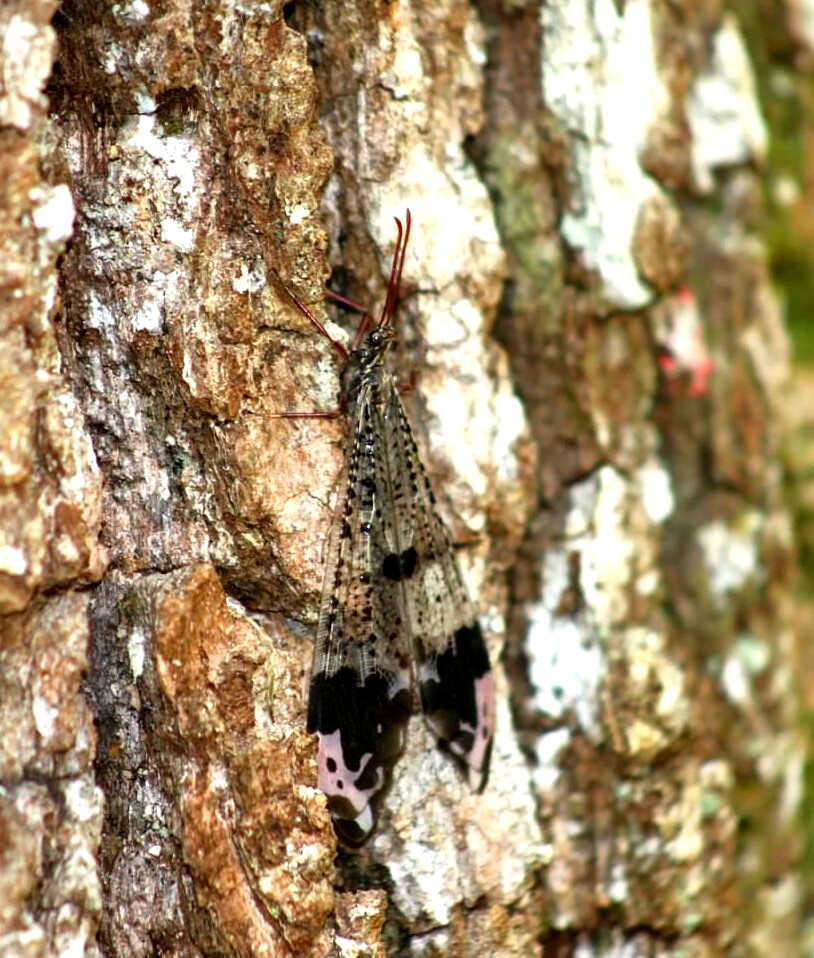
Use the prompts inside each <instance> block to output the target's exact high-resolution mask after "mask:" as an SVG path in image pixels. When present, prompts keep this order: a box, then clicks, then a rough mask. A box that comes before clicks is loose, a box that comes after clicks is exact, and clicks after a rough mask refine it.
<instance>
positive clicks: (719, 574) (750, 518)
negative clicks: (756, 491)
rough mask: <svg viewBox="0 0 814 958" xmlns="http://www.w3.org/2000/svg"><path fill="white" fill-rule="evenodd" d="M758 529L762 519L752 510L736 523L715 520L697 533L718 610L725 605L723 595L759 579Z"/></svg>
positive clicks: (760, 575)
mask: <svg viewBox="0 0 814 958" xmlns="http://www.w3.org/2000/svg"><path fill="white" fill-rule="evenodd" d="M762 530H763V518H762V516H761V515H760V513H759V512H756V511H755V510H748V511H746V512H744V513H742V514H741V515H740V516H739V517H738V519H737V521H736V522H733V523H726V522H724V521H723V520H722V519H717V520H715V521H714V522H711V523H709V525H706V526H704V527H703V528H702V529H700V530H699V532H698V543H699V545H700V546H701V553H702V556H703V559H704V565H705V566H706V569H707V575H708V581H709V591H710V594H711V596H712V597H713V599H714V600H715V601H716V602H717V603H718V605H719V606H720V607H723V606H724V605H725V603H726V600H727V596H729V595H731V594H732V593H734V592H738V591H739V590H741V589H742V588H744V586H746V585H747V584H748V583H750V582H756V581H759V580H760V579H761V578H762V574H763V570H762V567H761V564H760V536H761V533H762Z"/></svg>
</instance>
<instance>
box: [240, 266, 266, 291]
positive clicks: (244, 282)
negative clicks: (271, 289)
mask: <svg viewBox="0 0 814 958" xmlns="http://www.w3.org/2000/svg"><path fill="white" fill-rule="evenodd" d="M266 282H267V279H266V269H265V266H264V265H263V263H262V262H260V261H257V262H255V263H253V264H252V265H251V268H250V267H249V266H248V265H247V264H246V263H241V264H240V275H239V276H237V277H235V279H234V280H232V289H234V291H235V292H236V293H248V294H250V295H251V294H253V293H259V292H260V291H261V290H262V289H264V288H265V286H266Z"/></svg>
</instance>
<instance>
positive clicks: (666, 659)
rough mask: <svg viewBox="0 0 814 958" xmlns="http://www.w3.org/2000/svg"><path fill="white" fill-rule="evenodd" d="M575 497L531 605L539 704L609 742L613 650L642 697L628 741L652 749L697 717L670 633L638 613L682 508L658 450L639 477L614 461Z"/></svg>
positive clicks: (530, 647)
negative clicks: (669, 522)
mask: <svg viewBox="0 0 814 958" xmlns="http://www.w3.org/2000/svg"><path fill="white" fill-rule="evenodd" d="M569 506H570V508H569V509H568V512H567V514H566V516H565V518H564V522H563V534H562V539H560V540H558V541H557V542H555V543H554V544H553V545H552V546H550V547H549V548H548V549H547V550H546V553H545V555H544V557H543V573H542V590H541V595H540V599H539V601H537V602H534V603H530V604H529V605H527V607H526V617H527V623H528V632H527V639H526V655H527V659H528V676H529V680H530V682H531V685H532V688H533V694H532V705H533V707H534V708H535V709H536V710H538V711H539V712H540V713H542V714H544V715H546V716H548V717H550V718H555V719H558V718H565V717H566V716H572V717H573V718H574V719H575V720H576V722H577V724H578V726H579V728H580V729H581V730H582V731H583V733H584V734H585V735H586V736H587V737H588V738H589V739H591V740H592V741H596V742H598V741H600V740H601V739H602V738H603V735H604V724H603V718H604V712H603V710H602V709H601V707H600V700H601V690H602V688H603V683H604V682H605V681H606V672H607V670H608V661H607V659H608V656H609V655H611V656H612V657H613V660H614V661H615V662H618V663H619V664H620V666H621V668H622V669H623V670H624V672H623V674H624V675H625V677H626V678H625V687H624V692H625V696H626V698H627V697H629V698H630V700H631V701H632V702H634V703H636V704H635V706H634V709H633V711H634V712H635V713H636V716H637V718H636V722H634V723H628V724H626V725H625V728H624V730H623V735H622V737H621V738H620V745H621V743H624V747H625V748H626V749H628V750H633V751H634V752H636V753H637V754H651V753H653V752H656V751H658V750H659V749H660V748H662V747H663V746H664V745H665V744H666V742H667V741H668V740H671V739H672V738H673V737H674V736H675V735H676V734H678V733H679V732H680V730H681V729H682V728H684V726H685V725H686V723H687V721H688V715H687V703H686V695H685V687H684V675H683V672H682V670H681V669H680V668H679V667H678V666H677V665H676V664H675V663H673V662H672V661H671V659H670V656H669V654H668V650H667V649H666V647H665V645H664V637H663V636H662V634H661V633H660V631H659V630H658V629H656V628H648V627H646V626H643V625H642V626H635V625H631V624H630V621H629V620H630V604H631V601H632V598H633V596H634V595H635V594H639V595H647V596H652V595H654V594H655V593H657V591H658V589H659V587H660V584H661V576H660V573H659V569H658V552H657V550H658V534H659V533H658V526H659V525H660V524H661V523H662V522H663V521H664V519H666V518H667V516H668V515H669V514H670V512H671V511H672V508H673V497H672V492H671V488H670V483H669V477H668V476H667V474H666V473H665V471H664V469H663V468H662V466H661V465H660V464H659V463H658V461H657V460H656V459H655V458H650V459H648V460H646V462H645V463H644V464H643V465H642V466H641V467H640V469H639V470H638V472H637V473H635V474H634V475H633V477H632V478H631V479H625V478H623V477H622V476H621V475H620V474H619V473H618V472H617V471H616V470H615V469H613V468H611V467H609V466H607V467H604V468H602V469H600V470H599V471H598V472H597V473H596V474H595V475H593V476H591V477H590V478H589V479H586V480H585V481H583V482H581V483H579V484H577V485H576V486H574V487H573V488H572V489H571V491H570V496H569Z"/></svg>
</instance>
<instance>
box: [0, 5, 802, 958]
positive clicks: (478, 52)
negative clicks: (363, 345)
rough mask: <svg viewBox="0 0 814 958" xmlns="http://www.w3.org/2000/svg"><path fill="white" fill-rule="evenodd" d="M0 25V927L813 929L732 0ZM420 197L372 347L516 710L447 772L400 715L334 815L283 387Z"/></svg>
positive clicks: (193, 951) (332, 437)
mask: <svg viewBox="0 0 814 958" xmlns="http://www.w3.org/2000/svg"><path fill="white" fill-rule="evenodd" d="M52 18H53V19H52ZM0 29H2V31H3V36H4V40H3V45H2V48H0V57H2V68H3V69H2V76H3V81H4V82H3V84H0V130H1V131H2V148H0V149H1V152H0V156H2V158H3V170H4V171H5V176H4V189H3V191H2V194H0V195H1V196H2V199H1V200H0V208H1V209H2V216H3V227H2V243H3V255H2V262H0V270H1V271H2V277H3V282H2V285H1V286H0V288H1V289H2V294H1V295H2V312H0V336H2V339H0V504H1V505H0V510H2V511H1V512H0V530H1V531H0V536H2V539H0V614H2V615H3V616H5V617H4V618H2V619H0V630H2V631H1V632H0V635H1V636H2V643H0V723H1V724H2V742H3V747H2V751H0V835H2V841H0V953H2V954H3V955H6V954H8V955H24V956H26V958H28V956H39V955H52V954H53V955H56V954H67V953H69V952H70V953H71V954H80V953H84V954H88V955H95V954H104V955H116V956H143V955H152V954H155V955H178V956H182V955H183V956H192V955H221V954H222V955H246V956H249V955H268V956H286V955H303V956H305V955H307V956H322V955H358V956H383V955H416V956H418V955H420V956H430V955H439V956H440V955H461V956H501V958H502V956H510V955H529V954H540V955H542V954H545V955H546V956H566V955H573V956H587V955H592V956H611V955H620V956H621V955H636V956H639V955H641V956H644V955H647V956H660V958H661V956H676V958H677V956H679V955H681V956H684V958H686V956H690V955H692V956H699V958H700V956H714V955H724V954H726V955H730V956H752V955H754V956H763V955H766V956H769V955H772V956H776V955H780V954H782V955H793V954H795V953H797V952H798V950H799V948H800V940H799V934H800V931H799V910H800V899H801V897H802V894H803V888H802V885H801V881H800V879H799V877H798V875H797V870H798V868H799V858H800V849H801V845H802V837H801V835H800V833H799V832H798V829H799V827H800V826H799V824H798V820H797V818H796V815H797V812H798V811H799V804H800V801H801V788H802V772H803V765H804V762H805V759H806V751H805V746H804V744H803V743H802V742H801V739H800V738H799V736H798V735H797V731H796V730H797V723H798V721H799V716H798V706H797V696H796V691H795V683H794V680H793V669H794V667H795V662H796V661H797V655H798V653H799V649H798V646H797V642H798V637H797V634H796V632H795V622H796V621H797V610H796V608H795V600H794V593H793V588H792V586H793V581H794V573H795V552H794V542H793V535H792V523H791V516H790V513H789V511H788V510H787V507H786V506H785V505H784V500H783V488H782V483H783V473H782V469H781V459H780V451H781V443H782V442H783V440H784V435H785V432H786V430H787V426H786V413H785V409H786V406H787V403H788V369H787V365H788V358H787V350H788V345H787V339H786V334H785V331H784V327H783V322H782V319H781V315H780V312H779V308H778V306H777V304H776V301H775V299H774V297H773V296H772V293H771V290H770V286H769V278H768V270H767V265H766V253H765V250H764V247H763V246H762V243H761V239H760V233H759V230H760V229H761V227H762V222H763V221H762V212H761V208H760V190H761V179H760V170H761V164H762V163H763V160H764V157H765V153H766V149H767V135H766V131H765V127H764V123H763V120H762V118H761V115H760V112H759V109H758V106H757V101H756V95H755V90H754V82H753V77H752V73H751V68H750V65H749V59H748V57H747V54H746V48H745V45H744V40H743V37H742V33H741V30H740V27H739V24H738V23H737V22H736V20H735V19H733V18H732V16H731V15H729V14H725V13H724V12H723V10H722V9H721V8H719V6H718V5H717V4H715V3H712V4H706V5H700V6H699V5H696V4H689V3H685V4H667V3H659V2H656V0H627V2H625V3H614V2H612V0H598V2H596V3H594V4H588V3H583V2H579V0H567V2H566V0H564V2H561V3H554V2H550V3H548V4H546V5H542V4H540V3H535V2H531V0H529V2H524V0H479V2H477V3H475V4H467V3H464V2H461V0H436V2H421V0H417V2H412V3H411V2H408V0H394V2H388V0H379V2H370V3H340V2H337V0H321V2H315V0H304V2H301V3H291V4H287V5H283V4H282V3H279V2H270V3H264V4H261V3H245V2H244V3H241V2H236V0H204V2H186V3H184V2H182V0H166V2H164V3H161V4H159V3H157V2H143V0H135V2H133V3H130V4H119V3H115V4H113V3H111V4H107V5H104V6H102V5H100V4H98V3H96V2H88V0H73V2H67V3H65V4H63V5H62V7H60V8H59V9H57V5H56V4H53V3H47V2H45V0H16V2H12V3H9V4H7V6H6V7H5V9H4V10H2V11H0ZM49 77H50V79H49ZM46 84H48V86H47V89H46ZM46 94H47V96H46ZM407 208H409V209H410V211H411V214H412V219H413V235H412V239H411V243H410V247H409V250H408V256H407V265H406V270H405V282H404V284H403V288H402V298H401V306H400V309H399V311H398V318H397V325H398V328H399V331H400V333H401V334H402V336H401V345H400V348H399V351H398V354H397V356H396V357H395V362H394V370H395V372H396V375H397V376H398V378H399V379H400V380H401V381H403V382H405V383H411V382H412V381H413V380H415V383H414V388H413V389H410V390H408V391H406V393H405V401H406V403H407V405H408V407H409V410H410V413H411V418H412V422H413V424H414V428H415V431H416V433H417V436H418V440H419V445H420V446H421V450H422V454H423V458H424V460H425V463H426V465H427V468H428V471H429V473H430V476H431V478H432V481H433V485H434V487H435V490H436V495H437V498H438V508H439V511H440V512H441V514H442V516H443V518H444V520H445V522H446V524H447V525H448V527H449V528H450V530H451V534H452V537H453V539H454V541H455V543H456V552H457V553H458V558H459V561H460V563H461V565H462V567H463V569H464V573H465V577H466V579H467V582H468V585H469V589H470V593H471V594H472V596H473V598H475V599H476V601H477V606H478V610H479V612H480V616H481V622H482V625H483V626H484V627H485V630H486V633H487V637H488V645H489V649H490V655H491V659H492V663H493V667H494V668H495V672H496V685H497V692H498V713H497V732H496V741H495V749H494V754H493V757H492V772H491V779H490V782H489V785H488V787H487V789H486V791H485V792H484V793H483V794H482V795H473V794H472V793H471V792H470V791H469V789H468V787H467V786H466V784H465V783H463V782H462V781H461V779H460V777H459V775H458V774H457V772H456V769H455V767H454V765H453V764H452V763H450V762H449V760H448V758H447V757H445V756H443V755H442V754H440V753H439V752H438V751H437V750H436V749H435V748H434V747H433V744H432V740H431V737H430V736H429V734H428V733H427V732H426V730H425V729H424V727H423V726H422V724H421V723H420V721H419V720H418V719H416V720H415V721H414V722H412V723H411V726H410V734H409V743H408V747H407V752H406V754H405V756H404V757H403V759H402V760H401V761H400V763H399V764H398V766H397V770H396V774H395V779H394V783H393V787H392V789H391V791H390V793H389V795H388V797H387V800H386V802H385V805H384V810H383V813H382V816H381V820H380V822H379V826H378V829H377V832H376V834H375V836H374V838H373V839H372V840H371V842H370V843H369V844H368V845H367V846H366V847H365V848H364V849H363V850H362V851H361V852H359V853H350V852H348V851H342V850H340V851H339V852H338V855H337V843H336V839H335V837H334V832H333V828H332V825H331V820H330V816H329V814H328V811H327V809H326V805H325V799H324V796H323V795H322V794H321V793H320V792H319V791H318V790H317V788H316V766H315V754H316V751H315V745H314V741H313V739H312V736H310V735H308V734H307V733H306V731H305V718H304V715H305V700H304V675H305V673H306V672H307V669H308V667H309V664H310V659H311V650H312V633H313V629H314V627H315V624H316V616H317V611H318V608H319V601H320V594H321V588H322V581H323V575H324V566H325V561H326V558H325V554H324V553H325V542H326V537H327V534H328V531H329V528H330V524H331V521H332V515H333V503H334V502H335V497H336V491H337V490H336V486H337V482H338V477H339V473H340V469H341V466H342V460H343V447H344V443H345V437H346V427H345V424H344V423H343V419H342V417H341V416H339V417H334V418H320V417H306V418H292V417H290V416H289V415H287V414H290V413H292V412H315V411H320V410H321V411H327V410H331V409H335V408H336V404H337V397H338V396H339V393H340V386H339V374H340V372H341V362H339V357H338V356H337V351H336V350H335V349H334V347H333V346H332V345H331V343H330V342H329V341H328V340H327V339H326V338H325V337H321V336H320V335H319V334H318V333H317V331H316V330H315V329H314V328H313V326H312V325H311V324H309V322H308V321H307V319H306V317H305V316H303V314H302V312H301V311H299V310H298V309H297V308H296V306H295V304H294V301H293V297H296V298H297V299H298V300H299V301H301V302H303V303H305V304H307V305H308V306H309V307H310V308H311V309H312V310H313V311H314V312H315V313H316V314H317V316H318V317H319V318H320V319H321V320H322V321H324V322H326V323H328V325H329V329H330V330H331V332H332V335H334V336H336V337H337V338H342V337H343V336H344V335H345V334H344V332H343V331H342V329H341V327H340V325H335V324H341V326H344V327H345V328H347V329H352V328H353V323H354V322H355V321H356V320H355V319H354V318H353V317H352V315H351V316H349V315H348V313H347V312H346V311H340V310H337V311H334V310H333V307H331V309H330V310H329V311H326V307H325V301H324V294H323V285H324V283H325V281H326V279H327V278H328V277H329V275H330V276H331V287H332V288H333V289H334V290H336V291H338V292H339V293H341V294H343V295H345V296H348V297H350V298H352V299H354V300H356V301H360V302H361V303H363V304H365V305H366V306H368V305H369V306H370V308H371V310H377V309H378V308H379V305H380V304H381V302H382V300H383V296H384V291H385V288H386V283H387V275H388V270H389V260H390V256H391V253H392V248H393V244H394V241H395V224H394V222H393V220H394V217H395V216H399V217H403V214H404V213H405V211H406V209H407ZM74 211H75V219H74ZM331 269H333V273H332V274H331ZM329 317H330V318H329ZM413 373H415V375H413Z"/></svg>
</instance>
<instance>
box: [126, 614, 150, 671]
mask: <svg viewBox="0 0 814 958" xmlns="http://www.w3.org/2000/svg"><path fill="white" fill-rule="evenodd" d="M146 642H147V639H146V636H145V634H144V630H143V629H141V628H139V627H138V626H136V627H134V628H133V629H132V631H131V632H130V634H129V635H128V637H127V657H128V659H129V660H130V673H131V675H132V676H133V679H134V681H138V679H140V678H141V676H142V674H143V673H144V660H145V657H146V654H147V653H146Z"/></svg>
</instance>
